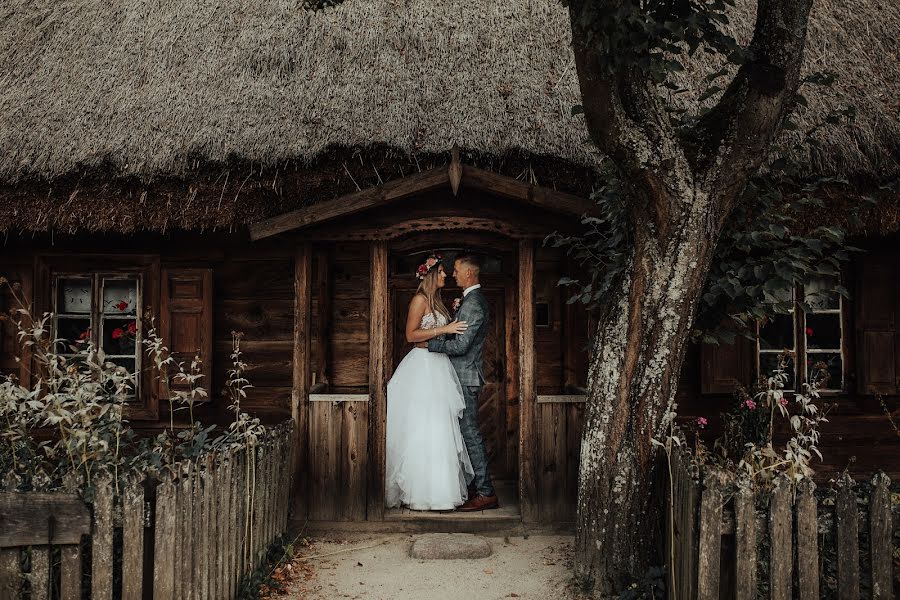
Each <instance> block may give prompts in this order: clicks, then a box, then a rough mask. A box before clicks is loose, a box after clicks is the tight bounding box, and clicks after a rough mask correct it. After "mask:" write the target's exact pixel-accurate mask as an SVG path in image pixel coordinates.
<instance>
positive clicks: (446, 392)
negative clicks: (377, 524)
mask: <svg viewBox="0 0 900 600" xmlns="http://www.w3.org/2000/svg"><path fill="white" fill-rule="evenodd" d="M446 324H447V320H446V318H444V317H443V315H440V314H438V316H437V318H435V316H434V315H433V314H432V313H428V314H426V315H425V316H424V317H422V322H421V325H420V327H421V328H422V329H433V328H435V327H442V326H444V325H446ZM465 406H466V405H465V401H464V400H463V395H462V387H461V386H460V384H459V378H458V377H457V376H456V371H455V370H454V368H453V365H452V364H450V359H449V358H447V355H446V354H439V353H435V352H429V351H428V349H427V348H413V349H412V350H410V351H409V354H407V355H406V356H405V357H404V358H403V360H402V361H400V364H399V365H398V366H397V370H396V371H395V372H394V376H393V377H391V380H390V381H389V382H388V386H387V432H386V434H387V456H386V460H387V469H386V479H385V502H386V504H387V506H388V508H393V507H397V506H401V505H405V506H408V507H409V508H411V509H414V510H452V509H454V508H456V507H457V506H459V505H460V504H462V503H463V502H465V501H466V499H467V498H466V496H467V492H466V485H467V483H468V482H470V481H472V479H473V478H474V471H473V470H472V463H471V462H469V453H468V452H467V451H466V444H465V442H464V441H463V439H462V434H461V433H460V431H459V418H460V416H461V415H462V412H463V410H464V409H465Z"/></svg>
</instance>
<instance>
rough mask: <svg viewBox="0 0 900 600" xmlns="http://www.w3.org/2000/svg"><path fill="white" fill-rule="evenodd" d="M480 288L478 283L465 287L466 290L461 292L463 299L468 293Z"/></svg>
mask: <svg viewBox="0 0 900 600" xmlns="http://www.w3.org/2000/svg"><path fill="white" fill-rule="evenodd" d="M480 287H481V284H480V283H476V284H475V285H470V286H469V287H467V288H466V289H464V290H463V298H465V297H466V296H468V295H469V292H471V291H472V290H477V289H478V288H480Z"/></svg>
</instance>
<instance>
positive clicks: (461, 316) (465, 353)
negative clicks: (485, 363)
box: [428, 288, 491, 387]
mask: <svg viewBox="0 0 900 600" xmlns="http://www.w3.org/2000/svg"><path fill="white" fill-rule="evenodd" d="M456 319H457V320H458V321H465V322H466V323H467V324H468V325H469V327H468V329H466V330H465V332H463V333H461V334H460V335H457V336H455V337H454V338H453V339H449V340H442V339H437V338H436V339H433V340H429V341H428V350H429V351H430V352H442V353H444V354H446V355H447V356H449V357H450V362H451V363H453V367H454V368H455V369H456V374H457V375H458V376H459V382H460V383H461V384H462V385H466V386H473V387H478V386H481V385H482V384H483V383H484V370H483V368H482V365H481V363H482V353H483V350H484V340H485V338H487V334H488V324H489V323H490V320H491V310H490V306H489V305H488V301H487V298H485V297H484V294H483V293H481V288H478V289H474V290H472V291H471V292H469V293H468V295H466V297H465V298H463V301H462V304H461V305H460V307H459V311H458V312H457V313H456Z"/></svg>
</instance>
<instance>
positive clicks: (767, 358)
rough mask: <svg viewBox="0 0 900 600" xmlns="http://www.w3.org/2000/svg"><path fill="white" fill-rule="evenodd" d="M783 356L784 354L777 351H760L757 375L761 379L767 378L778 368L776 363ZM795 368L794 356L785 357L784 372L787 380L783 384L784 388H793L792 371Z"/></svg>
mask: <svg viewBox="0 0 900 600" xmlns="http://www.w3.org/2000/svg"><path fill="white" fill-rule="evenodd" d="M783 358H784V355H782V354H780V353H778V352H761V353H760V355H759V376H760V378H762V379H768V378H769V377H771V376H772V374H773V373H774V372H775V369H777V368H778V363H779V361H781V360H782V359H783ZM795 371H796V368H795V367H794V358H793V357H791V356H788V357H787V358H786V365H785V367H784V372H785V374H786V375H787V382H786V383H785V384H784V389H786V390H793V389H794V372H795Z"/></svg>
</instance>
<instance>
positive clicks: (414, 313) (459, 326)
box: [406, 294, 466, 344]
mask: <svg viewBox="0 0 900 600" xmlns="http://www.w3.org/2000/svg"><path fill="white" fill-rule="evenodd" d="M426 312H428V302H427V301H426V300H425V298H424V297H423V296H422V295H420V294H416V295H415V296H413V299H412V300H410V301H409V311H407V313H406V341H407V342H409V343H411V344H418V343H419V342H427V341H428V340H431V339H434V338H436V337H437V336H439V335H441V334H444V333H462V332H463V331H465V330H466V323H465V321H454V322H453V323H448V324H446V325H444V326H443V327H435V328H434V329H421V328H420V327H419V326H420V325H421V324H422V317H423V316H425V313H426Z"/></svg>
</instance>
